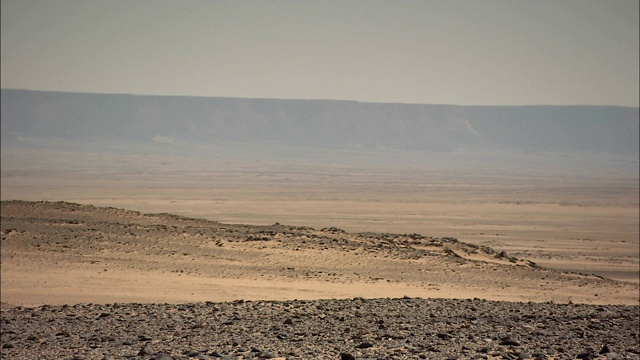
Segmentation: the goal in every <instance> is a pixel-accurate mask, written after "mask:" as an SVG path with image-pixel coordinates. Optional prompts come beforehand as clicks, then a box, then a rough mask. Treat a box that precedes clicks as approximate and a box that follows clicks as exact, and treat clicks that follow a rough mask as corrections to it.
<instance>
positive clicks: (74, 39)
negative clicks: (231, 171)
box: [0, 0, 640, 106]
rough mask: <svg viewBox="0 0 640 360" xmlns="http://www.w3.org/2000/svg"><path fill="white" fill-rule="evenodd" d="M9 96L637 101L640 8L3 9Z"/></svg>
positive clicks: (20, 1) (540, 2)
mask: <svg viewBox="0 0 640 360" xmlns="http://www.w3.org/2000/svg"><path fill="white" fill-rule="evenodd" d="M0 4H1V6H2V9H1V14H2V21H1V26H2V39H1V49H2V74H1V75H2V76H1V79H2V80H1V81H2V87H3V88H20V89H34V90H59V91H78V92H104V93H133V94H162V95H198V96H228V97H256V98H293V99H345V100H359V101H367V102H401V103H431V104H434V103H446V104H461V105H467V104H468V105H521V104H578V105H583V104H594V105H596V104H597V105H625V106H638V103H639V100H638V98H639V96H640V95H639V91H638V77H639V75H638V73H639V67H640V65H639V60H638V58H639V55H638V53H639V51H640V50H639V46H638V44H639V26H638V23H639V19H638V13H639V8H638V0H629V1H620V0H611V1H606V0H598V1H589V0H562V1H556V0H551V1H546V0H535V1H533V0H532V1H506V0H505V1H487V0H465V1H462V0H461V1H449V0H443V1H428V0H423V1H391V0H389V1H371V0H362V1H344V0H339V1H327V0H317V1H263V0H256V1H213V0H210V1H184V0H174V1H169V0H126V1H116V0H109V1H106V0H105V1H85V0H81V1H70V0H45V1H25V0H2V1H1V2H0Z"/></svg>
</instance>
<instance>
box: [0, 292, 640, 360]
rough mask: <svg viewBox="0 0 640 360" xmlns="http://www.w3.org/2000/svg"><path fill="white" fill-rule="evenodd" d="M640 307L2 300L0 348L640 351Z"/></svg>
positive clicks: (335, 355)
mask: <svg viewBox="0 0 640 360" xmlns="http://www.w3.org/2000/svg"><path fill="white" fill-rule="evenodd" d="M639 320H640V318H639V307H638V306H625V305H584V304H554V303H518V302H502V301H487V300H480V299H473V300H449V299H422V298H409V297H405V298H394V299H392V298H385V299H364V298H353V299H342V300H289V301H243V300H237V301H233V302H218V303H214V302H206V303H190V304H139V303H129V304H102V305H100V304H77V305H59V306H50V305H44V306H39V307H10V308H7V309H3V310H2V335H1V339H2V359H162V360H170V359H220V358H222V359H576V358H579V359H594V358H608V359H638V358H640V355H639V354H640V345H639V332H640V330H639V329H638V324H639Z"/></svg>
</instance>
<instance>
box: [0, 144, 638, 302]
mask: <svg viewBox="0 0 640 360" xmlns="http://www.w3.org/2000/svg"><path fill="white" fill-rule="evenodd" d="M8 151H11V150H7V151H5V153H6V152H8ZM14 151H15V153H7V154H3V172H2V200H3V204H2V231H3V235H2V275H3V276H2V290H3V291H2V302H3V304H15V305H41V304H45V303H58V304H62V303H77V302H103V303H104V302H122V301H127V302H188V301H222V300H234V299H270V300H284V299H292V298H298V299H320V298H347V297H354V296H363V297H386V296H403V295H409V296H421V297H444V298H474V297H478V298H484V299H493V300H510V301H538V302H544V301H554V302H563V303H566V302H570V301H571V302H580V303H587V304H638V283H639V273H638V266H639V262H638V259H639V255H638V251H639V249H638V216H639V214H638V183H637V179H633V178H631V179H628V178H616V177H614V176H611V177H608V178H602V177H589V176H586V175H584V174H583V175H580V174H576V176H575V177H573V178H571V179H567V178H566V177H564V178H563V177H554V176H552V175H549V174H548V173H545V172H541V173H530V174H525V175H522V174H521V175H511V174H509V173H506V172H505V173H499V172H495V173H486V172H485V173H479V172H478V171H469V172H468V173H465V172H463V171H458V172H455V173H454V172H447V171H445V170H443V169H442V168H434V169H429V168H424V167H423V168H419V167H416V168H414V169H411V171H406V167H405V169H404V170H403V171H402V172H399V171H398V169H394V168H393V167H374V166H367V165H362V166H356V165H348V166H347V165H340V164H338V165H327V164H322V165H318V164H300V163H294V164H287V163H283V162H282V161H279V162H269V161H255V162H253V163H251V162H232V161H213V160H206V161H205V160H202V159H194V158H186V157H182V158H181V157H178V156H160V155H158V156H146V157H136V156H126V155H113V154H112V155H104V154H93V155H91V154H88V155H84V157H83V158H82V159H78V158H74V157H73V156H71V155H73V154H72V153H68V154H65V153H54V154H50V155H49V156H50V157H49V158H47V155H43V154H39V156H37V157H36V156H30V155H29V153H28V152H24V151H22V152H21V151H17V150H14ZM36 159H37V160H36ZM83 164H84V165H83ZM86 164H100V169H99V170H100V171H96V169H95V167H96V166H95V165H92V166H88V165H86ZM140 164H145V165H144V166H143V167H140V166H139V165H140ZM83 166H84V167H83ZM25 169H26V170H25ZM34 175H37V176H34ZM9 200H26V201H43V200H44V201H52V202H58V201H65V202H69V203H73V204H83V205H91V206H93V207H91V208H87V207H81V208H78V210H77V211H71V210H69V209H65V207H64V206H55V205H52V204H28V203H12V202H6V201H9ZM18 204H23V205H20V206H18ZM68 206H69V207H70V208H71V209H74V207H76V206H78V205H72V204H71V205H68ZM102 207H113V208H117V209H118V210H115V209H111V210H105V209H102ZM56 209H57V210H56ZM122 209H126V210H130V211H134V212H126V211H124V210H122ZM158 213H168V214H173V215H178V216H180V217H157V216H156V217H153V216H151V217H150V216H145V214H158ZM181 217H188V218H192V220H188V221H187V220H184V221H186V223H184V222H183V220H180V219H182V218H181ZM19 219H38V220H37V221H38V222H34V223H33V224H29V221H27V220H22V223H21V224H14V222H16V221H17V222H18V223H20V220H19ZM196 219H199V220H196ZM67 220H68V221H72V222H73V221H77V222H78V224H69V223H65V221H67ZM34 221H35V220H34ZM187 223H194V224H201V225H198V226H200V227H201V229H200V228H198V226H195V225H194V226H195V227H193V226H192V227H193V228H191V227H188V226H187V225H185V224H187ZM12 224H14V225H12ZM35 224H38V225H35ZM89 224H91V225H89ZM129 224H136V225H135V226H138V227H141V230H139V231H138V230H136V231H133V230H131V231H129V230H127V231H125V230H123V229H124V228H123V227H127V226H130V225H129ZM274 224H280V225H274ZM160 225H164V226H166V227H167V228H166V229H165V230H164V231H163V230H162V229H158V228H149V227H157V226H160ZM190 226H191V225H190ZM103 227H104V228H103ZM176 227H177V228H176ZM221 227H227V228H230V229H231V228H237V229H241V230H238V231H240V233H238V234H236V235H233V234H227V233H225V232H224V230H220V228H221ZM54 228H55V229H58V230H56V231H54V230H52V229H54ZM290 228H291V229H295V228H309V229H308V230H305V231H299V232H298V233H296V232H295V231H294V233H292V234H289V233H287V232H286V231H285V232H283V231H281V230H282V229H290ZM330 228H335V229H339V231H340V232H339V233H331V232H327V231H326V230H322V229H330ZM92 229H93V230H92ZM114 229H118V230H114ZM198 229H200V230H198ZM45 231H46V233H45ZM262 231H266V232H269V233H270V235H268V237H269V240H268V241H267V240H264V241H243V240H246V239H245V238H250V237H260V236H262V235H259V234H255V233H260V232H262ZM287 231H293V230H287ZM296 231H297V230H296ZM96 232H97V233H96ZM271 233H273V234H271ZM98 234H101V235H100V236H98ZM363 234H370V235H363ZM410 234H417V235H418V236H420V238H425V239H442V238H453V239H456V240H457V241H458V242H459V244H465V245H464V246H463V245H456V246H462V247H461V248H460V249H455V248H453V247H451V246H448V247H446V246H445V247H444V248H440V250H443V249H446V248H450V249H451V250H452V251H454V252H455V253H456V254H457V255H458V256H459V257H451V256H431V257H429V256H422V257H419V258H416V259H414V258H412V257H411V256H408V258H407V256H405V255H403V253H402V252H403V251H405V250H406V251H409V250H421V249H420V247H429V246H430V245H425V244H418V243H415V244H414V243H412V241H414V240H412V239H411V237H410V236H409V235H410ZM318 239H320V240H318ZM334 241H335V242H336V243H339V242H341V241H346V242H348V244H346V243H345V244H343V245H344V246H332V245H333V243H332V242H334ZM218 242H220V243H221V244H222V245H221V246H218V245H216V244H217V243H218ZM119 243H122V244H119ZM27 244H31V245H29V246H27ZM56 244H57V245H56ZM378 246H379V247H380V248H377V247H378ZM465 246H475V247H481V248H491V251H493V252H494V253H495V254H498V253H502V252H504V253H505V254H507V255H508V257H507V258H502V259H500V258H497V257H496V256H493V255H491V254H485V253H483V252H482V251H480V252H479V254H472V255H469V254H468V253H470V252H471V250H469V248H464V247H465ZM60 247H62V248H60ZM376 249H377V250H376ZM390 249H392V250H393V251H391V250H390ZM465 249H466V250H465ZM423 250H424V249H423ZM425 251H426V250H425ZM480 253H481V254H483V255H482V257H481V256H480ZM445 255H446V254H445ZM509 258H517V259H519V261H521V262H523V263H524V262H525V261H526V263H527V264H528V263H533V264H535V266H520V265H522V264H520V263H513V262H510V261H508V259H509ZM434 261H435V262H434ZM287 269H295V270H287ZM329 274H331V275H329Z"/></svg>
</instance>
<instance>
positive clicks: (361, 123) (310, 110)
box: [1, 89, 640, 156]
mask: <svg viewBox="0 0 640 360" xmlns="http://www.w3.org/2000/svg"><path fill="white" fill-rule="evenodd" d="M1 121H2V128H1V135H2V141H3V143H4V142H5V141H6V142H8V143H15V142H16V141H19V139H21V138H28V137H37V138H56V139H63V140H64V139H67V140H74V139H75V140H105V141H110V140H118V141H125V142H136V143H145V142H151V143H175V142H179V143H194V144H211V143H215V142H218V141H225V142H236V143H251V144H266V145H270V144H271V145H287V146H305V147H316V148H383V149H384V148H389V149H403V150H417V151H426V152H450V151H454V150H460V149H463V150H471V151H475V150H478V149H479V150H487V149H500V150H503V151H504V150H506V151H511V150H514V151H515V150H517V151H526V152H537V151H545V152H578V153H585V152H586V153H609V154H618V155H625V156H628V155H634V154H638V152H639V132H640V129H639V109H638V108H632V107H614V106H455V105H420V104H385V103H361V102H355V101H336V100H278V99H242V98H207V97H179V96H142V95H117V94H87V93H62V92H49V91H27V90H13V89H2V90H1Z"/></svg>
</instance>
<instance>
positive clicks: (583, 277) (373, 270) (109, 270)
mask: <svg viewBox="0 0 640 360" xmlns="http://www.w3.org/2000/svg"><path fill="white" fill-rule="evenodd" d="M1 210H2V226H1V227H2V229H1V230H2V302H3V304H5V305H6V304H21V305H38V304H63V303H81V302H85V303H86V302H92V303H113V302H169V303H177V302H193V301H223V300H232V299H263V300H277V299H280V300H282V299H294V298H297V299H318V298H347V297H355V296H363V297H400V296H403V295H409V296H419V297H445V298H474V297H478V298H484V299H493V300H509V301H535V302H544V301H553V302H569V301H571V302H574V303H578V302H579V303H598V304H638V284H637V282H636V283H634V282H622V281H613V280H609V279H605V278H602V277H599V276H594V275H587V274H580V273H563V272H559V271H554V270H549V269H546V268H541V267H538V266H536V265H535V264H533V263H531V262H530V261H528V260H522V259H515V258H513V257H511V256H510V255H509V254H508V253H507V254H505V253H502V252H501V249H499V248H496V249H492V248H489V247H487V246H482V245H472V244H467V243H462V242H459V241H457V240H455V239H452V238H432V237H429V236H428V234H422V235H419V234H404V235H399V234H383V233H347V232H345V231H343V230H340V229H337V228H323V229H313V228H309V227H299V226H298V227H296V226H286V225H280V224H273V225H269V226H248V225H230V224H222V223H217V222H212V221H207V220H201V219H190V218H185V217H180V216H175V215H168V214H156V215H145V214H142V213H139V212H136V211H128V210H122V209H115V208H100V207H94V206H87V205H78V204H72V203H64V202H55V203H51V202H37V203H33V202H22V201H3V202H2V209H1Z"/></svg>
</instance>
